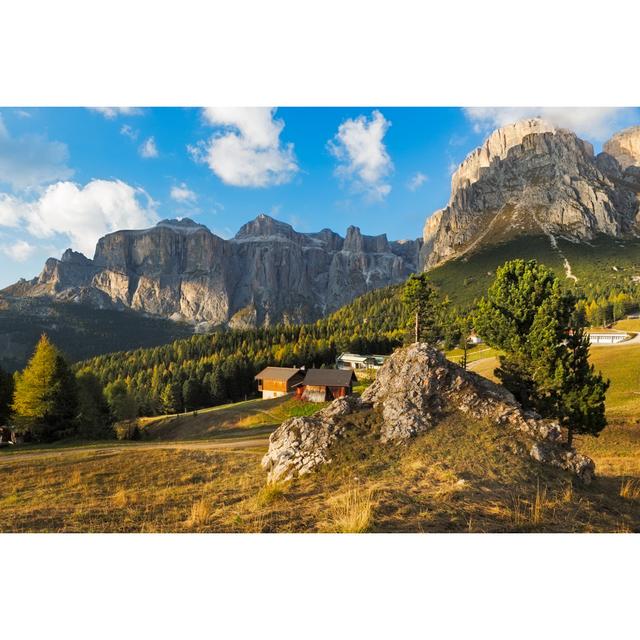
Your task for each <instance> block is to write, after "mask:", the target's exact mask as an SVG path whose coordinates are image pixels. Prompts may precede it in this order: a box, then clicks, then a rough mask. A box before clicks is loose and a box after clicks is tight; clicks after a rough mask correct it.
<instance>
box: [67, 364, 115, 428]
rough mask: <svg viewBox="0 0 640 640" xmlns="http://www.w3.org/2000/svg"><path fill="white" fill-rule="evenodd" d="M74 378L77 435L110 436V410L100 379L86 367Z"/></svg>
mask: <svg viewBox="0 0 640 640" xmlns="http://www.w3.org/2000/svg"><path fill="white" fill-rule="evenodd" d="M76 380H77V383H78V433H79V435H81V436H82V437H85V438H105V437H111V436H112V435H113V430H112V429H111V424H110V422H111V412H110V410H109V403H108V402H107V398H106V396H105V393H104V389H103V387H102V385H101V384H100V381H99V380H98V378H97V377H96V376H95V375H94V374H93V373H92V372H91V371H89V370H88V369H83V370H81V371H79V372H78V374H77V376H76Z"/></svg>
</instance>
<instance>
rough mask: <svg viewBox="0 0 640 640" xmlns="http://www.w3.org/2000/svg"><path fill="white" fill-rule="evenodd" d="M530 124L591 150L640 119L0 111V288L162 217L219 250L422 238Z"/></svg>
mask: <svg viewBox="0 0 640 640" xmlns="http://www.w3.org/2000/svg"><path fill="white" fill-rule="evenodd" d="M536 113H541V115H543V116H544V117H546V118H548V119H552V120H556V121H557V123H558V124H560V125H562V126H568V127H570V128H572V129H574V130H575V131H576V132H577V133H578V134H579V135H581V136H582V137H585V138H586V139H589V140H590V141H591V142H593V143H594V145H595V146H596V151H598V150H599V148H600V145H601V143H602V142H603V141H604V140H605V139H606V138H607V137H608V136H609V135H610V134H611V133H612V132H613V131H615V130H617V129H620V128H623V127H624V126H628V125H630V124H637V123H639V122H640V117H639V113H638V110H637V109H591V108H576V109H555V110H554V109H548V108H546V109H545V108H542V109H520V108H518V109H486V108H481V109H459V108H432V107H429V108H385V107H377V108H376V107H362V108H342V107H341V108H324V107H323V108H307V107H303V108H279V109H266V108H265V109H236V108H210V109H197V108H173V107H171V108H142V109H132V108H124V109H118V108H106V109H84V108H25V109H17V108H0V287H2V286H6V285H8V284H10V283H12V282H15V281H16V280H17V279H18V278H20V277H26V278H30V277H33V276H34V275H36V274H37V273H38V272H39V271H40V270H41V268H42V265H43V263H44V260H45V259H46V258H47V257H49V256H55V257H59V256H60V254H61V253H62V251H64V250H65V249H66V248H67V247H69V246H71V247H73V248H74V249H76V250H80V251H83V252H84V253H85V254H87V255H89V257H93V254H92V252H93V246H94V244H95V241H96V240H97V238H98V237H100V236H101V235H103V234H104V233H106V232H109V231H111V230H114V229H117V228H144V227H146V226H150V225H152V224H154V223H155V222H156V221H157V220H159V219H162V218H169V217H184V216H189V217H191V218H193V219H194V220H197V221H198V222H201V223H203V224H206V225H207V226H208V227H209V228H210V229H211V230H212V231H213V232H214V233H217V234H218V235H221V236H222V237H231V236H233V235H234V234H235V233H236V231H237V230H238V228H239V227H240V226H241V225H242V224H244V223H245V222H247V221H248V220H250V219H252V218H254V217H255V216H256V215H258V214H259V213H267V214H269V215H272V216H273V217H275V218H278V219H280V220H283V221H285V222H288V223H290V224H292V225H293V226H294V227H295V228H296V229H298V230H300V231H317V230H320V229H322V228H324V227H329V228H331V229H333V230H334V231H337V232H338V233H341V234H343V235H344V232H345V230H346V228H347V227H348V226H349V225H352V224H353V225H357V226H359V227H360V228H361V229H362V230H363V232H365V233H368V234H378V233H386V234H387V236H388V237H389V238H390V239H401V238H416V237H418V236H420V235H421V230H422V226H423V224H424V221H425V219H426V218H427V217H428V216H429V215H430V214H431V213H433V212H434V211H435V210H437V209H439V208H441V207H442V206H444V205H445V204H446V202H447V200H448V198H449V186H450V176H451V173H452V171H453V169H454V168H455V166H456V165H457V164H458V163H459V162H460V161H462V160H463V159H464V157H465V156H466V155H467V153H469V152H470V151H471V150H472V149H474V148H475V147H477V146H478V145H480V144H481V143H482V141H483V140H484V138H485V137H486V136H487V134H488V133H489V132H490V131H491V130H492V129H493V128H495V127H496V126H499V125H501V124H506V123H507V122H510V121H514V120H517V119H518V118H520V117H523V116H525V115H533V114H536Z"/></svg>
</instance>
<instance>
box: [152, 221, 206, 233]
mask: <svg viewBox="0 0 640 640" xmlns="http://www.w3.org/2000/svg"><path fill="white" fill-rule="evenodd" d="M156 227H160V228H161V229H171V230H172V231H178V232H182V233H189V232H193V231H200V230H204V231H209V228H208V227H206V226H205V225H203V224H199V223H197V222H194V221H193V220H192V219H191V218H173V219H167V220H160V222H158V224H157V225H156Z"/></svg>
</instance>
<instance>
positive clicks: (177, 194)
mask: <svg viewBox="0 0 640 640" xmlns="http://www.w3.org/2000/svg"><path fill="white" fill-rule="evenodd" d="M171 198H172V199H173V200H175V201H176V202H196V201H197V199H198V196H197V194H196V193H194V192H193V191H191V189H189V187H187V185H186V184H185V183H184V182H183V183H182V184H180V185H175V186H173V187H171Z"/></svg>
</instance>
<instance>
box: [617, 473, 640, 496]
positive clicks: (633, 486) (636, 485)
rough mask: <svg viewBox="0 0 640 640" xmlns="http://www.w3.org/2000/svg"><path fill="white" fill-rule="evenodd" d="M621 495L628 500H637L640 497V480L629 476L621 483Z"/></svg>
mask: <svg viewBox="0 0 640 640" xmlns="http://www.w3.org/2000/svg"><path fill="white" fill-rule="evenodd" d="M620 497H622V498H625V499H627V500H637V499H638V498H640V480H638V479H637V478H627V479H625V480H623V481H622V484H621V485H620Z"/></svg>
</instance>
